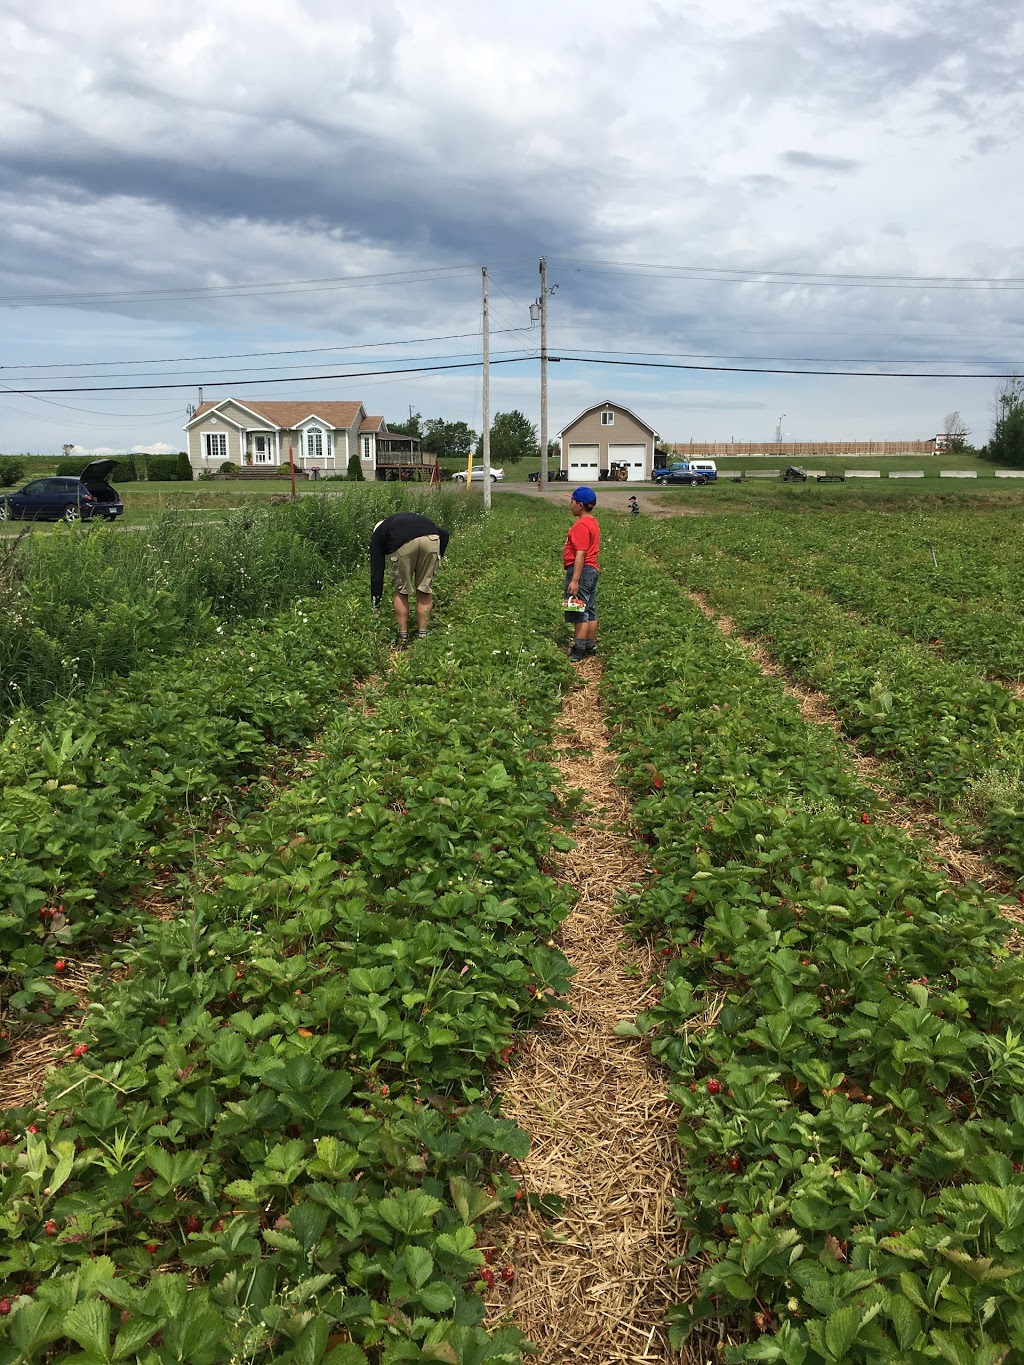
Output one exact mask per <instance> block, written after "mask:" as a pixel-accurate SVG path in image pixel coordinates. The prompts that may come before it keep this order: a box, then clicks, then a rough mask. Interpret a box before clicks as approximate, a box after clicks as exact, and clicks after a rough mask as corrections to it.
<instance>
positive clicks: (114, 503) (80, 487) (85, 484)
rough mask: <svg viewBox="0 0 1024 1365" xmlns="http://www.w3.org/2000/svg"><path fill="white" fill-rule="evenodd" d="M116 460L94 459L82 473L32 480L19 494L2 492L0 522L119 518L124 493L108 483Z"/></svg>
mask: <svg viewBox="0 0 1024 1365" xmlns="http://www.w3.org/2000/svg"><path fill="white" fill-rule="evenodd" d="M116 464H117V461H116V460H93V461H92V463H91V464H87V465H86V466H85V468H84V469H83V470H82V472H81V474H79V475H77V476H74V475H71V476H69V475H58V476H54V477H51V478H46V479H33V480H32V482H31V483H27V484H26V485H25V487H24V488H19V489H18V491H17V492H16V493H4V494H0V521H13V520H17V519H20V520H22V521H67V522H73V521H79V520H81V521H91V520H93V518H95V517H106V519H107V520H108V521H116V520H117V518H118V517H119V516H120V515H121V514H122V513H123V512H124V503H123V502H122V501H121V495H120V493H118V491H117V489H116V488H114V487H113V485H112V484H109V483H108V482H107V477H108V475H109V474H110V471H111V470H112V469H113V468H114V466H115V465H116Z"/></svg>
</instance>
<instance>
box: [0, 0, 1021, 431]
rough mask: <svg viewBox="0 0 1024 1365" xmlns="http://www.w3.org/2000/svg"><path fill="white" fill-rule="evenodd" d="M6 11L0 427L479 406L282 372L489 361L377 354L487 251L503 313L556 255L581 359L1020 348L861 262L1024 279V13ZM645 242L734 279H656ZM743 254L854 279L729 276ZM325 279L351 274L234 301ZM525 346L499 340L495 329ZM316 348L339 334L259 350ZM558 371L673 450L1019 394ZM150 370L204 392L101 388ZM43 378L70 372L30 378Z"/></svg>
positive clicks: (451, 388) (468, 399)
mask: <svg viewBox="0 0 1024 1365" xmlns="http://www.w3.org/2000/svg"><path fill="white" fill-rule="evenodd" d="M979 13H980V14H982V16H983V21H982V20H980V19H979ZM5 14H6V18H5V20H4V21H3V24H2V27H0V34H2V36H3V38H4V42H3V43H2V44H0V72H2V75H3V79H2V81H0V121H2V125H3V127H4V130H5V135H4V144H3V147H2V149H0V187H2V188H0V234H2V236H3V240H4V242H5V251H4V254H3V259H2V260H0V296H2V297H3V298H4V299H5V300H8V301H9V300H20V301H22V302H20V303H18V305H17V306H16V307H13V306H12V305H10V304H8V307H10V308H11V311H9V312H8V313H7V318H8V321H9V323H10V324H11V325H9V326H8V327H7V328H5V329H4V333H3V340H0V449H8V450H16V449H24V448H32V449H38V448H49V447H52V446H53V445H54V444H56V446H57V448H59V446H60V444H61V443H62V441H63V440H64V439H67V437H68V433H69V432H70V433H71V435H73V436H77V438H78V439H79V440H81V441H83V444H88V442H89V438H90V437H89V434H91V435H93V436H94V439H95V440H96V441H98V442H103V443H105V444H109V445H110V446H111V447H117V448H120V449H128V448H137V449H153V448H157V447H159V448H162V449H166V450H177V449H179V448H180V446H181V441H182V432H181V426H182V423H183V421H184V420H185V411H184V409H185V404H186V403H187V402H190V401H195V399H196V397H197V394H196V389H197V387H198V386H199V385H203V386H204V391H205V393H206V395H207V396H211V395H212V394H213V393H217V394H223V393H226V392H230V391H231V388H232V385H233V383H237V382H239V381H241V380H242V379H245V378H253V377H256V376H258V375H259V374H265V375H267V376H268V382H267V384H266V385H265V386H264V387H262V388H253V389H246V390H243V392H244V391H247V392H250V393H252V394H254V395H255V394H257V393H261V394H262V395H263V396H266V397H284V396H299V394H300V393H303V394H307V395H315V394H319V395H320V396H325V395H326V394H331V395H333V396H346V397H348V396H351V397H362V398H363V399H364V401H365V402H366V403H367V406H368V407H369V408H373V409H376V410H378V411H383V412H384V414H385V415H391V416H400V415H401V414H402V413H403V412H404V411H406V410H407V408H408V407H409V406H410V405H412V406H413V407H414V408H417V409H420V410H421V411H423V412H424V413H425V414H427V415H444V416H448V417H451V418H465V419H466V420H467V421H469V422H470V423H471V425H474V426H478V425H479V410H480V408H479V404H480V398H479V394H480V380H479V374H478V372H466V373H462V372H459V371H454V372H450V373H447V374H436V375H429V376H417V377H412V376H406V377H387V378H379V379H377V378H371V377H369V376H368V375H365V376H364V377H360V378H353V379H352V380H350V381H347V380H332V381H323V382H318V383H311V384H309V385H307V386H306V387H305V388H304V389H300V388H299V387H298V386H293V385H291V384H287V385H286V384H285V383H284V381H285V379H286V378H290V377H292V376H294V375H302V374H311V373H322V372H331V373H349V372H352V371H360V372H364V371H369V370H372V369H373V368H374V365H373V363H372V362H373V361H374V360H379V359H381V358H382V357H383V358H386V359H388V358H389V359H390V360H391V361H392V363H394V362H395V360H396V359H397V358H400V357H410V358H411V357H419V358H420V359H421V360H422V361H423V363H437V364H441V363H449V362H448V361H446V357H448V356H451V355H453V354H454V353H456V352H458V353H465V352H467V351H472V350H473V349H474V346H476V349H477V350H478V347H479V344H478V343H474V342H473V341H472V339H471V338H462V339H459V340H450V341H442V340H435V341H429V342H424V343H423V344H422V345H419V346H411V345H403V346H396V347H391V348H383V349H381V348H373V347H371V346H370V343H378V342H381V341H388V340H406V339H408V338H415V337H426V338H430V337H433V338H442V337H448V336H450V335H451V334H462V333H466V332H473V331H475V330H476V329H478V327H479V286H480V277H479V266H480V265H481V264H484V263H486V264H487V265H488V266H489V269H490V273H491V278H492V285H493V288H492V305H493V310H494V311H493V316H492V323H493V325H494V326H495V327H496V328H497V327H499V326H509V327H511V326H517V327H526V326H527V319H526V309H527V305H528V304H529V302H530V301H531V300H532V299H533V298H535V297H536V293H537V288H538V280H537V265H536V261H537V257H538V255H540V254H541V253H542V252H543V253H546V254H547V255H548V256H549V258H550V260H551V267H552V268H551V279H552V282H553V283H557V284H558V286H559V288H558V292H557V294H556V295H555V296H554V297H553V298H552V301H551V346H552V351H553V352H554V351H556V350H557V351H561V352H562V353H563V354H566V355H571V354H582V353H585V352H587V351H589V352H592V353H594V354H596V353H598V352H603V353H606V354H607V355H608V357H609V358H612V357H614V356H619V357H622V356H623V355H624V354H625V353H627V352H643V353H654V354H651V356H650V358H652V359H653V358H656V356H657V357H660V358H662V359H663V360H664V361H666V362H672V363H691V364H709V365H710V364H729V363H732V364H736V365H749V366H756V365H761V366H764V367H771V366H775V367H776V368H780V369H784V368H800V367H801V366H802V365H803V364H804V361H803V359H802V358H803V357H812V358H814V357H820V358H822V359H825V360H832V361H833V362H834V363H836V365H837V366H838V367H841V366H839V362H841V361H843V362H845V360H846V359H848V358H854V359H856V358H863V359H868V360H875V361H878V362H885V361H894V360H903V361H908V362H913V366H912V367H913V368H915V369H940V368H947V367H944V366H941V365H940V364H939V362H940V361H955V362H957V364H956V365H955V366H953V367H951V368H956V369H963V370H965V371H976V370H978V369H986V370H992V371H997V370H1005V369H1008V368H1015V367H1019V366H1021V365H1022V363H1024V362H1022V361H1021V360H1020V359H1019V357H1020V348H1019V343H1020V341H1021V324H1020V323H1019V321H1018V320H1017V314H1018V301H1019V299H1020V292H1019V290H1017V289H1015V288H1009V287H1007V288H1002V289H995V288H989V289H975V290H965V289H956V288H951V287H948V281H947V283H946V284H942V285H941V286H936V287H933V288H930V289H910V288H906V287H903V286H901V285H899V283H898V281H896V280H892V281H889V282H886V281H884V280H877V279H876V280H875V281H874V285H873V287H868V285H867V282H866V281H863V280H858V279H857V278H855V277H858V276H893V277H901V276H910V275H915V276H941V277H986V278H988V277H992V278H1001V279H1006V280H1010V279H1016V278H1017V277H1021V278H1024V248H1022V246H1021V244H1020V242H1019V233H1018V226H1017V225H1018V224H1019V222H1020V220H1021V216H1022V212H1024V183H1022V181H1021V177H1020V175H1019V152H1018V148H1019V145H1020V134H1021V131H1022V122H1024V118H1022V104H1024V101H1022V95H1021V92H1020V87H1019V82H1018V81H1017V78H1016V71H1017V70H1018V68H1019V63H1020V57H1021V48H1022V45H1024V44H1022V25H1021V20H1020V17H1019V9H1018V7H1017V6H1016V4H1015V3H1012V0H989V3H987V4H986V6H985V7H984V10H983V11H981V12H979V11H977V10H972V9H970V8H969V7H964V6H963V5H961V4H954V3H953V0H930V3H929V4H928V5H924V4H923V2H922V0H886V3H881V0H877V2H872V3H868V4H866V5H862V6H860V7H858V8H856V9H855V10H851V9H850V7H849V5H848V4H846V3H845V2H844V3H843V4H840V3H839V0H764V3H758V4H754V3H753V0H695V3H693V4H691V5H688V6H686V7H678V6H668V5H665V4H664V3H659V2H658V0H637V2H636V3H634V4H632V5H630V6H625V7H624V6H621V5H613V4H611V3H610V0H563V3H562V4H560V5H559V6H557V7H556V6H552V5H551V4H550V3H549V2H548V0H520V3H519V4H518V5H517V6H516V7H514V9H510V8H509V7H496V6H483V5H480V4H478V3H474V4H470V3H469V0H430V2H429V3H428V0H348V3H347V4H346V5H345V6H338V5H337V4H335V3H333V2H332V0H305V3H300V2H299V0H274V3H273V4H271V3H270V0H251V2H247V3H245V4H243V3H242V0H210V3H209V4H207V5H205V6H204V7H202V9H201V10H197V9H196V8H195V7H194V6H186V5H185V4H184V3H183V0H170V2H169V3H167V4H165V5H163V6H161V7H159V8H156V9H154V8H153V7H149V8H148V9H147V8H146V7H143V9H142V10H141V11H140V10H139V8H138V7H137V6H130V5H129V4H128V3H127V0H97V3H96V4H94V5H93V6H92V7H91V8H90V9H89V10H88V11H83V12H82V13H81V17H80V18H76V17H75V14H76V12H75V11H68V9H67V6H66V5H65V4H64V3H62V0H33V3H31V4H29V2H28V0H11V3H9V5H8V7H7V9H6V11H5ZM54 92H59V98H55V97H54ZM626 263H632V264H631V265H629V266H628V267H627V265H626ZM652 265H653V266H658V267H680V266H701V267H710V269H704V270H703V271H702V272H693V271H680V270H678V269H676V270H669V269H659V270H654V271H652V270H650V269H641V268H638V267H640V266H644V267H650V266H652ZM456 266H464V267H465V269H463V270H456V269H453V267H456ZM730 269H747V270H753V271H768V270H771V271H805V272H812V273H813V274H814V275H818V276H826V275H831V276H833V277H837V276H848V277H849V278H848V279H846V280H845V281H842V280H839V279H837V278H832V279H831V280H825V279H819V280H818V281H817V282H814V281H813V280H806V281H805V282H803V283H797V282H794V283H792V284H790V285H786V286H784V285H782V284H780V283H779V282H777V281H775V282H771V283H769V282H767V281H764V280H761V281H760V282H750V281H748V282H746V283H739V282H737V281H735V280H730V279H729V278H728V276H726V275H724V274H721V273H719V274H717V275H716V274H715V273H714V272H716V271H717V272H723V271H727V270H730ZM424 270H433V271H437V272H440V273H438V274H436V275H435V276H434V277H432V278H428V277H427V276H425V275H424V274H423V272H424ZM398 272H403V273H402V274H399V273H398ZM409 272H418V273H416V274H415V275H412V274H410V273H409ZM698 275H702V276H703V277H701V278H698V277H697V276H698ZM369 276H376V277H377V278H376V279H370V278H367V277H369ZM339 279H347V280H349V282H350V287H346V288H342V287H338V285H337V283H336V282H337V281H338V280H339ZM309 280H320V281H326V280H332V281H335V283H331V284H320V285H318V286H314V287H301V288H299V287H282V288H280V289H278V290H277V291H276V292H268V291H263V292H260V291H256V290H253V291H251V292H250V293H248V294H247V295H241V294H239V293H238V292H237V291H235V292H232V291H224V292H222V293H218V292H216V289H215V287H216V286H219V285H236V284H240V283H242V282H245V281H249V282H251V283H252V284H254V285H255V284H258V283H266V282H270V281H279V282H280V281H309ZM204 291H205V292H204ZM86 293H90V294H91V295H92V297H91V298H89V299H86V298H85V297H84V295H86ZM41 296H47V297H46V301H45V306H43V301H42V297H41ZM67 296H77V297H70V298H69V297H67ZM30 299H35V300H38V301H39V302H38V303H37V305H36V306H32V304H31V303H27V302H24V301H25V300H30ZM61 299H63V301H64V304H65V306H57V305H58V303H59V302H61ZM536 344H537V336H536V332H535V331H534V332H533V333H532V334H531V333H529V332H528V331H527V332H526V333H525V334H524V335H523V336H522V337H515V336H512V335H511V334H510V333H505V334H503V335H500V336H496V337H495V338H494V340H493V343H492V349H493V350H495V351H498V350H500V349H508V348H509V347H511V346H518V347H519V349H520V353H523V351H524V350H525V351H526V352H530V351H531V350H535V348H536ZM318 345H319V346H331V345H334V346H338V347H348V348H350V349H347V350H339V351H338V352H337V353H336V354H334V355H329V354H323V355H312V356H311V355H305V356H294V357H292V356H283V355H279V356H270V355H267V359H266V360H265V361H264V362H262V363H261V362H260V361H259V354H267V353H269V352H274V351H284V350H301V349H302V348H303V347H307V348H308V347H315V346H318ZM360 347H361V348H362V349H359V348H360ZM252 352H255V353H258V354H257V355H256V356H255V357H252V356H249V357H246V356H245V354H244V353H252ZM229 353H230V354H231V355H234V356H236V358H235V359H223V360H218V359H216V358H215V357H218V356H226V355H228V354H229ZM174 357H182V358H187V357H213V358H210V359H203V360H198V359H197V360H184V359H183V361H182V363H180V364H170V363H168V362H169V360H171V359H172V358H174ZM716 357H717V359H716ZM761 357H763V359H760V358H761ZM774 358H777V359H774ZM918 362H920V363H918ZM288 365H291V366H292V367H293V368H290V369H288V368H284V367H286V366H288ZM44 366H45V367H47V368H43V367H44ZM246 367H248V368H246ZM272 367H275V368H272ZM550 378H551V420H550V425H551V427H552V429H553V430H554V429H556V428H557V426H558V425H560V424H561V423H562V422H564V421H566V420H568V419H569V418H570V417H571V416H573V415H574V414H575V412H577V411H578V410H579V409H580V408H581V407H583V406H585V405H586V403H587V402H589V401H598V400H599V399H601V398H603V397H608V396H615V395H617V396H619V397H620V398H621V400H622V401H624V402H626V403H627V404H628V405H629V406H632V407H635V408H636V409H638V410H639V411H641V412H642V413H645V414H646V415H647V416H648V417H649V420H651V421H652V422H654V424H655V425H657V426H658V427H659V429H661V430H662V431H663V434H665V435H666V437H667V438H671V436H672V435H673V434H674V432H675V431H677V430H678V431H679V432H680V435H681V438H683V437H685V436H686V435H690V434H692V435H694V436H707V437H714V436H716V435H720V434H723V431H724V429H723V424H724V423H726V422H727V421H731V420H734V421H735V422H736V423H737V425H739V426H740V427H741V429H740V430H736V431H735V432H734V431H732V430H730V431H729V432H728V433H724V434H729V435H732V434H735V435H736V436H737V437H739V436H740V435H749V436H751V437H754V436H757V435H760V434H762V433H763V431H765V430H767V431H769V432H770V431H772V430H773V429H774V426H775V422H776V420H777V416H778V411H783V410H786V411H789V410H793V411H800V412H801V413H803V414H805V417H806V421H805V422H804V423H802V430H804V431H811V430H813V431H814V434H817V435H820V436H821V437H822V438H823V439H824V438H827V437H829V436H830V435H836V436H840V435H855V434H863V435H864V436H874V437H882V436H885V435H888V434H892V435H894V436H899V435H909V434H913V433H915V432H917V431H919V430H920V429H921V428H922V427H923V428H924V430H925V431H926V432H927V431H928V430H929V429H931V428H932V427H935V429H938V427H937V425H936V423H939V424H941V416H942V414H943V413H945V412H946V411H949V410H950V409H952V408H959V409H960V410H961V411H962V412H963V413H964V414H965V417H967V415H968V414H970V418H969V419H968V420H971V424H972V426H973V428H974V430H975V434H976V435H978V436H979V437H981V436H983V435H984V434H985V433H986V431H987V428H988V425H989V416H988V414H989V406H990V398H991V394H992V392H993V390H994V388H995V381H991V382H990V381H987V380H969V379H968V380H949V381H926V380H920V381H909V380H908V381H906V382H902V381H894V380H884V381H882V380H877V381H875V380H872V381H868V380H852V379H851V380H847V381H843V380H838V379H836V380H827V381H826V380H823V379H817V378H815V379H806V378H798V377H787V376H784V375H777V376H774V377H767V376H759V375H754V376H751V375H742V374H740V375H731V376H730V375H726V374H718V375H715V374H711V373H709V372H706V371H700V370H678V371H668V370H651V371H647V370H641V369H626V368H621V367H618V368H613V367H610V366H609V367H607V368H605V369H597V370H595V369H594V368H591V367H583V366H581V365H578V364H572V363H570V362H567V361H566V362H562V364H561V365H558V366H553V367H552V372H551V376H550ZM133 381H134V382H136V383H147V382H148V383H152V384H159V383H165V384H173V383H176V382H180V383H182V384H187V387H186V388H181V389H173V388H166V389H157V388H153V389H149V390H143V391H135V392H131V393H129V394H121V395H118V394H117V393H111V392H81V391H77V390H86V389H89V388H94V389H106V388H110V387H116V386H118V385H127V384H130V383H132V382H133ZM41 388H49V389H61V390H65V391H64V392H52V393H48V394H45V395H44V394H38V393H37V394H36V395H33V394H31V393H28V392H25V390H38V389H41ZM494 390H495V394H496V395H499V398H498V399H495V400H493V401H492V407H494V406H495V402H498V401H500V402H503V403H506V405H510V406H511V405H514V406H518V407H522V408H523V410H524V411H527V412H528V413H529V414H530V415H531V417H535V416H536V409H537V398H536V394H537V378H536V365H535V363H534V364H533V365H532V366H530V367H527V366H525V365H523V366H516V367H512V366H510V367H508V368H506V369H503V370H497V369H496V371H495V380H494ZM867 394H870V395H871V398H870V401H868V400H867V398H866V395H867ZM513 399H514V400H515V401H514V402H513ZM646 404H649V405H650V411H648V409H647V407H645V405H646ZM777 410H778V411H777ZM742 424H745V425H742ZM694 426H696V429H695V430H694V429H692V428H693V427H694ZM87 433H89V434H87Z"/></svg>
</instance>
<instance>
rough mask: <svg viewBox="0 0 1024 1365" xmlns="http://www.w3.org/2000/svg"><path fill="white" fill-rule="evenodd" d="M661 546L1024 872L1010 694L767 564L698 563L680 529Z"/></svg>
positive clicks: (913, 786) (684, 577)
mask: <svg viewBox="0 0 1024 1365" xmlns="http://www.w3.org/2000/svg"><path fill="white" fill-rule="evenodd" d="M659 553H660V554H661V555H662V556H663V558H664V562H665V563H666V564H667V565H668V566H669V567H670V569H671V571H672V572H673V573H675V574H677V575H678V576H679V578H680V580H681V581H685V582H694V583H697V582H699V584H700V587H701V589H702V590H703V591H704V592H705V593H706V594H707V596H708V598H709V599H710V601H711V602H712V604H713V605H714V606H715V607H716V608H717V609H718V610H719V611H720V612H721V613H723V614H727V615H729V616H731V617H732V618H733V619H734V620H735V621H736V623H737V624H738V625H739V627H740V628H741V629H742V630H744V631H745V632H748V633H750V634H753V635H756V636H758V637H760V638H761V639H763V640H764V642H765V644H766V645H767V647H768V648H769V650H770V651H771V653H772V655H773V656H774V657H775V658H776V659H777V660H778V661H779V662H780V663H782V664H783V665H785V667H786V668H787V669H789V670H790V672H791V673H792V675H793V676H794V677H796V678H799V679H801V680H802V681H804V682H807V683H809V684H810V685H811V686H812V687H814V688H816V689H818V690H820V691H822V692H824V693H825V694H826V695H827V696H828V697H829V698H830V699H831V700H832V701H833V703H834V704H835V706H836V708H837V710H838V711H839V714H840V716H841V719H842V724H843V728H844V730H845V732H846V733H847V734H848V735H850V736H852V737H855V738H856V739H857V740H858V742H859V743H860V744H861V745H862V746H863V747H864V748H866V749H868V750H870V751H871V752H874V753H877V754H881V755H884V756H885V757H887V758H890V759H892V760H894V761H895V762H896V763H897V764H898V765H899V767H900V768H901V769H902V772H903V774H904V777H905V785H906V790H907V794H908V795H910V796H912V797H921V798H926V799H928V800H931V801H932V802H934V803H935V805H936V806H937V807H938V808H939V809H940V810H943V811H946V812H949V813H950V815H951V816H953V817H955V818H957V820H958V821H959V823H960V826H961V828H962V829H963V830H964V831H965V833H966V834H967V835H968V836H969V837H970V838H971V839H972V840H974V841H975V842H981V843H984V844H986V845H988V846H989V847H990V848H991V851H992V853H993V856H995V857H997V858H998V859H999V860H1000V861H1001V862H1002V863H1004V864H1005V865H1006V866H1007V867H1009V868H1010V869H1012V871H1013V872H1015V873H1016V874H1017V875H1018V876H1019V875H1024V825H1022V819H1021V816H1022V812H1024V732H1022V728H1021V716H1022V703H1021V701H1020V700H1019V699H1018V698H1017V697H1015V696H1014V695H1013V693H1012V692H1010V691H1009V690H1007V689H1006V688H1004V687H1002V686H1000V685H999V684H998V683H993V682H988V681H986V680H985V679H983V678H979V677H978V676H977V675H976V674H975V673H973V672H972V671H971V670H970V669H969V668H968V667H966V666H964V665H960V664H956V663H953V662H949V661H947V660H944V659H939V658H936V657H935V655H934V653H933V652H932V651H931V650H929V649H927V648H924V647H922V646H919V645H915V644H913V643H912V642H909V641H906V640H900V639H898V638H897V637H894V636H893V634H892V632H891V631H888V630H886V629H885V628H884V627H881V626H875V625H872V624H871V623H870V622H865V621H857V620H854V619H852V618H851V617H850V615H849V614H848V613H847V612H845V611H844V610H842V608H840V607H838V606H836V605H835V604H834V603H831V602H829V601H827V600H826V599H825V598H823V597H821V596H820V595H818V594H815V593H809V592H805V591H803V590H801V589H799V588H797V587H796V586H795V585H794V584H793V583H792V582H785V581H782V582H780V581H778V580H777V579H775V578H774V576H773V575H772V573H771V571H770V570H769V568H768V567H767V566H766V565H765V564H763V563H759V564H758V565H757V567H756V575H752V574H751V570H750V566H749V565H746V564H744V563H742V561H739V560H734V559H724V558H720V559H715V560H710V559H708V558H702V559H699V560H698V559H696V558H694V552H693V550H692V547H691V546H689V545H683V544H682V543H681V537H677V538H676V539H675V540H674V541H673V542H672V543H671V544H670V545H667V546H662V547H660V549H659Z"/></svg>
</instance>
